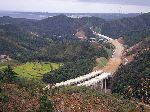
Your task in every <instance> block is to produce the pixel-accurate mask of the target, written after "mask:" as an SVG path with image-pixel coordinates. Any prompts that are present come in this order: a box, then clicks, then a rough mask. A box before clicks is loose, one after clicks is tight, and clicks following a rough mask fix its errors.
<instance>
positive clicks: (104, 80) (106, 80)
mask: <svg viewBox="0 0 150 112" xmlns="http://www.w3.org/2000/svg"><path fill="white" fill-rule="evenodd" d="M104 81H105V93H106V92H107V82H106V81H107V79H104Z"/></svg>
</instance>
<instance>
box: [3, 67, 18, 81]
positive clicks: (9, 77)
mask: <svg viewBox="0 0 150 112" xmlns="http://www.w3.org/2000/svg"><path fill="white" fill-rule="evenodd" d="M3 72H4V77H3V81H4V82H8V83H9V82H14V81H15V79H16V76H17V74H16V73H15V72H14V71H13V69H12V68H11V66H10V65H8V67H7V68H5V69H4V71H3Z"/></svg>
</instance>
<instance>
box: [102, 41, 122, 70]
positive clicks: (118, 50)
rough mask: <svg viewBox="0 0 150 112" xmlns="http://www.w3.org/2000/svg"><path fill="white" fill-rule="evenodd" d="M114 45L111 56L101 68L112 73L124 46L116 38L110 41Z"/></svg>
mask: <svg viewBox="0 0 150 112" xmlns="http://www.w3.org/2000/svg"><path fill="white" fill-rule="evenodd" d="M110 43H112V44H113V45H114V46H115V52H114V54H113V56H112V58H110V59H109V61H108V63H107V65H106V66H105V67H104V68H103V69H102V70H103V71H105V72H110V73H114V72H115V71H116V70H117V69H118V68H119V65H120V64H121V57H122V54H123V51H124V47H123V45H122V44H121V43H119V42H118V40H112V41H110Z"/></svg>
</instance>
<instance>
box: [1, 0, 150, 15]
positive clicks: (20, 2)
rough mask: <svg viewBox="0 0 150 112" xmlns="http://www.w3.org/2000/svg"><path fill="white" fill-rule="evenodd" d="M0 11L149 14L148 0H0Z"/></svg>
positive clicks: (149, 2) (149, 3)
mask: <svg viewBox="0 0 150 112" xmlns="http://www.w3.org/2000/svg"><path fill="white" fill-rule="evenodd" d="M0 10H8V11H42V12H62V13H65V12H84V13H92V12H95V13H102V12H105V13H109V12H114V13H117V12H122V13H131V12H150V0H0Z"/></svg>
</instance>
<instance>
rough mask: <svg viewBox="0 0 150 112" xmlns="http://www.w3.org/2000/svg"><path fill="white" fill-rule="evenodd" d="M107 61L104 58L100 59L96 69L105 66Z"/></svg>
mask: <svg viewBox="0 0 150 112" xmlns="http://www.w3.org/2000/svg"><path fill="white" fill-rule="evenodd" d="M107 62H108V60H107V59H106V58H105V57H101V58H100V60H99V63H98V67H99V68H102V67H104V66H105V65H106V64H107Z"/></svg>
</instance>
